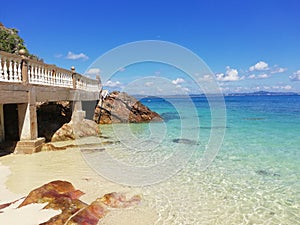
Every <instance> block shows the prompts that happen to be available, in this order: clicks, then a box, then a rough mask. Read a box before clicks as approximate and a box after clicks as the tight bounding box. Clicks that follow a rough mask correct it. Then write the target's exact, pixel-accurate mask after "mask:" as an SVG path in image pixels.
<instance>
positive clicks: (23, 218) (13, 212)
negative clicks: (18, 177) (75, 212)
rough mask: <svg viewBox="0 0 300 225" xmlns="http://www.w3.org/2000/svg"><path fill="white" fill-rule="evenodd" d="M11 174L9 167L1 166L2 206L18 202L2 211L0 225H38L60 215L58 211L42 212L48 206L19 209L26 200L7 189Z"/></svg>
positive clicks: (41, 205) (0, 198) (0, 189)
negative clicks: (7, 181)
mask: <svg viewBox="0 0 300 225" xmlns="http://www.w3.org/2000/svg"><path fill="white" fill-rule="evenodd" d="M10 174H11V172H10V170H9V169H8V167H7V166H3V165H1V164H0V204H5V203H10V202H13V201H15V200H17V199H20V200H18V201H17V202H15V203H14V204H11V205H10V206H8V207H6V208H4V209H2V210H0V211H2V213H0V224H9V225H20V224H24V225H36V224H40V223H43V222H46V221H48V220H49V219H50V218H51V217H53V216H55V215H57V214H59V213H60V211H57V210H42V209H43V207H44V206H45V205H46V204H31V205H27V206H24V207H22V208H20V209H17V207H18V206H19V205H20V204H21V203H22V201H23V200H24V199H22V196H21V195H20V194H16V193H12V192H11V191H9V190H8V189H7V188H6V187H5V182H6V180H7V177H8V176H9V175H10Z"/></svg>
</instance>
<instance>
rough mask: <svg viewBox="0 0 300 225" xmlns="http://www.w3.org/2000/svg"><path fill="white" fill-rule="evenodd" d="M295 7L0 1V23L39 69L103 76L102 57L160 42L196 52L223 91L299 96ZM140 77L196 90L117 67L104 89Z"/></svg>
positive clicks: (279, 0) (147, 71) (277, 1)
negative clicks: (49, 67)
mask: <svg viewBox="0 0 300 225" xmlns="http://www.w3.org/2000/svg"><path fill="white" fill-rule="evenodd" d="M299 9H300V1H298V0H272V1H271V0H265V1H263V0H260V1H258V0H252V1H239V0H228V1H222V0H211V1H208V0H207V1H201V0H198V1H197V0H190V1H188V0H187V1H158V0H152V1H137V0H130V1H120V0H119V1H116V0H111V1H104V0H99V1H82V0H79V1H57V0H52V1H26V2H24V1H20V0H16V1H4V2H2V3H1V8H0V22H2V23H3V24H4V25H5V26H6V27H10V28H17V29H18V30H19V34H20V36H21V37H22V38H23V39H24V40H25V43H26V46H27V48H28V49H29V51H30V52H31V53H33V54H36V55H38V56H39V57H41V58H43V59H44V61H45V62H46V63H49V64H55V65H57V66H59V67H63V68H67V69H68V68H70V67H71V66H75V68H76V71H78V72H79V73H86V74H89V76H91V77H93V76H94V75H95V74H99V73H100V75H102V73H105V71H103V70H102V68H96V67H94V66H93V63H94V62H95V61H96V60H97V59H98V58H99V57H100V56H101V55H103V54H105V53H106V52H107V51H109V50H111V49H114V48H116V47H118V46H120V45H124V44H126V43H130V42H135V41H141V40H159V41H167V42H173V43H176V44H178V45H180V46H183V47H185V48H187V49H189V50H191V51H192V52H194V53H195V54H197V55H198V56H199V57H200V58H201V59H202V60H203V61H204V62H205V63H206V64H207V65H208V67H209V68H210V69H211V71H212V72H213V74H214V76H215V78H216V80H217V82H218V84H219V85H220V88H221V90H222V91H223V92H225V93H228V92H254V91H276V92H290V91H291V92H298V93H300V13H299ZM128 54H130V53H128ZM145 76H146V77H153V78H155V77H165V78H167V79H168V80H169V81H170V83H172V84H173V85H175V86H176V90H177V91H178V94H180V93H199V92H201V90H199V87H198V86H197V85H195V84H193V82H192V80H191V79H190V77H189V76H188V75H186V74H184V73H183V72H182V71H180V70H178V69H176V68H171V67H170V66H168V65H161V64H159V63H157V64H155V63H153V64H149V63H145V64H141V65H130V66H128V67H126V68H125V67H122V68H121V67H120V70H119V71H118V72H117V73H116V74H115V75H114V76H113V77H111V79H109V80H106V81H105V85H106V87H107V88H109V89H111V90H112V89H122V88H124V87H126V86H127V85H128V84H130V83H132V82H133V81H134V80H135V79H137V78H141V77H145ZM150 84H151V82H149V81H147V83H145V85H150Z"/></svg>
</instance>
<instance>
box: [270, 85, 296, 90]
mask: <svg viewBox="0 0 300 225" xmlns="http://www.w3.org/2000/svg"><path fill="white" fill-rule="evenodd" d="M272 88H273V89H276V90H278V89H281V90H286V91H288V90H291V89H292V86H291V85H284V86H272Z"/></svg>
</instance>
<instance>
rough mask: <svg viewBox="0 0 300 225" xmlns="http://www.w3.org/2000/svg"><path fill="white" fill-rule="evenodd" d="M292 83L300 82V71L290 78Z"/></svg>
mask: <svg viewBox="0 0 300 225" xmlns="http://www.w3.org/2000/svg"><path fill="white" fill-rule="evenodd" d="M289 78H290V80H291V81H300V70H298V71H296V72H295V73H293V75H292V76H289Z"/></svg>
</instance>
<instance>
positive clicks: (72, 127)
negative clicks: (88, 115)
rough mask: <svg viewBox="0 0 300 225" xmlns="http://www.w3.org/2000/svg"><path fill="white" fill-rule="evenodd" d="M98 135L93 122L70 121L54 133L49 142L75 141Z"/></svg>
mask: <svg viewBox="0 0 300 225" xmlns="http://www.w3.org/2000/svg"><path fill="white" fill-rule="evenodd" d="M99 134H100V130H99V127H98V125H97V124H96V123H95V122H94V121H92V120H88V119H83V120H81V121H76V123H74V122H73V121H72V120H71V121H70V122H69V123H66V124H64V125H63V126H62V127H61V128H60V129H58V130H57V131H56V132H55V133H54V135H53V136H52V138H51V141H52V142H54V141H68V140H75V139H78V138H81V137H89V136H98V135H99Z"/></svg>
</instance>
